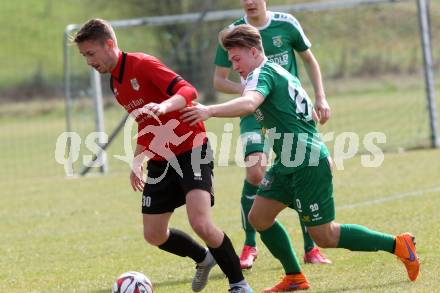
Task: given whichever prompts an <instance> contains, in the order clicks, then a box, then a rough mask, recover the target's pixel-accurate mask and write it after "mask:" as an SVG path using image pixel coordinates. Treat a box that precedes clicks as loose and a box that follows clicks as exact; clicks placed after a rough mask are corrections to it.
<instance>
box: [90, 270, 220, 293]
mask: <svg viewBox="0 0 440 293" xmlns="http://www.w3.org/2000/svg"><path fill="white" fill-rule="evenodd" d="M209 279H210V280H221V279H226V276H225V275H224V274H223V273H220V272H218V273H212V274H210V275H209ZM191 282H192V278H191V279H189V278H186V279H180V280H179V279H176V280H167V281H162V282H154V283H153V287H154V288H160V287H167V286H174V285H181V284H188V286H191ZM225 282H227V280H226V281H225ZM91 293H111V288H108V289H97V290H93V291H91Z"/></svg>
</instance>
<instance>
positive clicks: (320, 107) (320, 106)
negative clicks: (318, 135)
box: [315, 98, 331, 124]
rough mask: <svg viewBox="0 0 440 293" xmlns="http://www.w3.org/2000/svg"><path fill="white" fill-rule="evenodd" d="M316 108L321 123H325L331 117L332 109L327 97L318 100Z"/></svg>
mask: <svg viewBox="0 0 440 293" xmlns="http://www.w3.org/2000/svg"><path fill="white" fill-rule="evenodd" d="M315 109H316V113H317V114H318V117H319V123H321V124H324V123H326V122H327V121H328V120H329V119H330V115H331V109H330V106H329V104H328V102H327V100H326V99H325V98H323V99H319V100H316V102H315Z"/></svg>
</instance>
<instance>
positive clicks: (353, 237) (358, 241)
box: [338, 224, 394, 253]
mask: <svg viewBox="0 0 440 293" xmlns="http://www.w3.org/2000/svg"><path fill="white" fill-rule="evenodd" d="M338 248H346V249H349V250H352V251H378V250H383V251H388V252H390V253H393V249H394V236H393V235H390V234H385V233H381V232H376V231H373V230H370V229H368V228H367V227H364V226H360V225H355V224H341V236H340V238H339V243H338Z"/></svg>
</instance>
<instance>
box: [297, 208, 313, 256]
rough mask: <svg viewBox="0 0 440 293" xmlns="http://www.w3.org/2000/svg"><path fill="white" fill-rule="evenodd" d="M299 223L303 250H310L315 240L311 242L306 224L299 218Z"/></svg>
mask: <svg viewBox="0 0 440 293" xmlns="http://www.w3.org/2000/svg"><path fill="white" fill-rule="evenodd" d="M298 217H299V215H298ZM299 225H300V226H301V231H302V233H303V239H304V251H305V252H309V251H310V250H312V249H313V247H315V242H313V239H312V237H310V235H309V232H307V228H306V225H304V223H303V222H301V219H300V220H299Z"/></svg>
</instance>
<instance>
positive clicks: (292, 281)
mask: <svg viewBox="0 0 440 293" xmlns="http://www.w3.org/2000/svg"><path fill="white" fill-rule="evenodd" d="M309 288H310V284H309V281H308V280H307V278H306V276H304V274H303V273H299V274H295V275H285V276H284V277H283V278H281V281H280V282H279V283H278V284H276V285H275V286H273V287H272V288H266V289H264V290H263V291H262V292H261V293H270V292H293V291H298V290H307V289H309Z"/></svg>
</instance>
